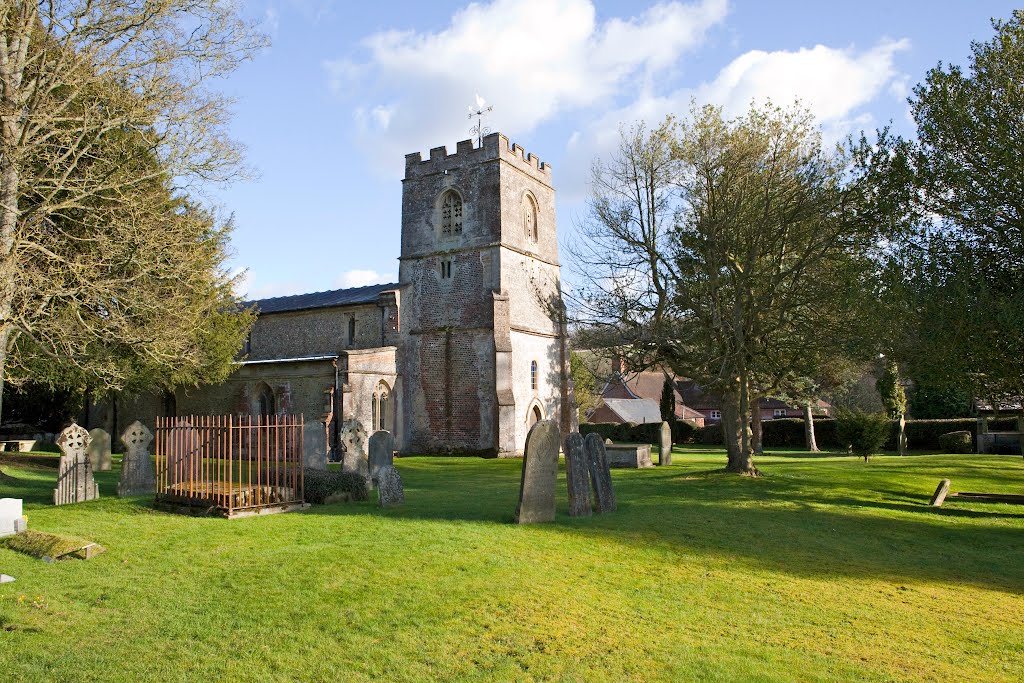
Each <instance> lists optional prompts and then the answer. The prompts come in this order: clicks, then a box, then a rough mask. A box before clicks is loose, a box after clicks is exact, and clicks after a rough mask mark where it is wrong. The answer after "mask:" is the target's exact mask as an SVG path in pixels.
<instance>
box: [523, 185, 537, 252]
mask: <svg viewBox="0 0 1024 683" xmlns="http://www.w3.org/2000/svg"><path fill="white" fill-rule="evenodd" d="M523 230H524V232H525V234H526V239H527V240H529V241H530V242H536V241H537V238H538V236H539V233H538V231H537V202H536V200H535V199H534V198H533V195H530V194H528V195H526V198H525V199H524V200H523Z"/></svg>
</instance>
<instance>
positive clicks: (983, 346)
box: [872, 10, 1024, 402]
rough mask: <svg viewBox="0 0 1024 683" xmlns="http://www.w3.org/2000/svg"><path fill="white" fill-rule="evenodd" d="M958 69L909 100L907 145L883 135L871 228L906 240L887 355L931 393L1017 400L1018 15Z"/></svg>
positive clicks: (896, 268)
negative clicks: (912, 132) (895, 231)
mask: <svg viewBox="0 0 1024 683" xmlns="http://www.w3.org/2000/svg"><path fill="white" fill-rule="evenodd" d="M993 28H994V30H995V35H994V36H993V37H992V39H991V40H989V41H987V42H976V43H973V44H972V45H971V57H970V63H969V65H968V67H967V68H966V69H962V68H961V67H959V66H955V65H950V66H945V65H943V64H941V63H940V64H939V65H938V66H936V67H935V68H934V69H932V70H930V71H929V72H928V74H927V76H926V77H925V80H924V82H923V83H921V84H919V85H918V86H917V87H916V88H915V89H914V94H913V97H912V98H911V99H910V105H911V112H912V114H913V118H914V121H915V123H916V124H917V140H913V141H908V140H902V139H899V138H892V137H890V136H888V134H887V133H885V132H883V133H882V134H881V135H880V138H879V145H878V146H879V149H880V153H878V154H875V155H873V157H872V163H873V165H874V173H873V175H874V179H875V180H874V187H875V190H876V194H875V196H874V199H875V206H876V211H877V214H876V217H877V218H878V219H879V220H881V221H886V222H889V223H890V224H892V225H894V226H899V227H901V228H903V229H904V234H903V235H902V236H901V239H900V240H898V241H895V242H894V243H893V258H892V264H891V266H890V268H889V276H890V281H891V284H890V291H891V292H892V294H893V299H894V300H897V301H899V302H901V303H902V304H903V310H902V312H901V313H900V314H899V315H895V316H893V320H896V321H899V323H900V328H899V329H895V330H893V337H894V339H895V340H896V344H895V346H896V348H895V352H896V353H897V354H899V356H900V358H901V360H903V361H905V363H906V366H907V371H908V373H909V376H911V377H913V378H914V380H915V381H921V382H923V383H924V384H925V385H927V386H929V387H931V388H932V389H933V390H935V389H940V388H941V389H942V390H944V391H950V392H955V393H968V394H971V395H973V396H976V397H980V398H986V399H988V400H990V401H994V402H998V401H999V400H1000V399H1004V398H1007V397H1019V396H1021V395H1024V334H1021V330H1022V329H1024V199H1022V198H1024V164H1021V163H1020V149H1021V133H1020V131H1021V121H1022V120H1024V11H1022V10H1015V11H1014V12H1013V15H1012V17H1011V18H1010V19H1009V20H1007V21H994V22H993Z"/></svg>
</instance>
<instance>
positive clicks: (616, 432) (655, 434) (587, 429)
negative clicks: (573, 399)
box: [580, 421, 698, 444]
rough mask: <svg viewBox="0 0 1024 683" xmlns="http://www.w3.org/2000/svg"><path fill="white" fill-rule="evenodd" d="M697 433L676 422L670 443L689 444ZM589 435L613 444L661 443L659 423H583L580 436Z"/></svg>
mask: <svg viewBox="0 0 1024 683" xmlns="http://www.w3.org/2000/svg"><path fill="white" fill-rule="evenodd" d="M697 431H698V430H697V427H694V426H693V425H692V424H690V423H689V422H681V421H676V422H675V423H674V424H672V443H676V444H679V443H691V442H692V441H693V440H694V438H695V436H696V434H697ZM590 433H594V434H599V435H600V436H601V438H602V439H611V440H612V441H614V442H615V443H650V444H656V443H659V442H660V441H661V423H660V422H647V423H645V424H635V423H618V422H584V423H583V424H581V425H580V434H582V435H584V436H586V435H587V434H590Z"/></svg>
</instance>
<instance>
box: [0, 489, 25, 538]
mask: <svg viewBox="0 0 1024 683" xmlns="http://www.w3.org/2000/svg"><path fill="white" fill-rule="evenodd" d="M27 528H28V519H27V518H26V517H25V516H24V515H23V514H22V507H21V498H0V537H2V536H11V535H12V534H17V533H21V532H22V531H24V530H25V529H27Z"/></svg>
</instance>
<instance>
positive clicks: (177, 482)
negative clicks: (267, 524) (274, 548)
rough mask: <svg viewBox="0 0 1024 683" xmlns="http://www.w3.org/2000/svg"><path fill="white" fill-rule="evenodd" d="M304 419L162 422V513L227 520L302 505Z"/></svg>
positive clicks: (158, 496) (221, 417)
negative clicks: (219, 517) (197, 515)
mask: <svg viewBox="0 0 1024 683" xmlns="http://www.w3.org/2000/svg"><path fill="white" fill-rule="evenodd" d="M302 431H303V420H302V416H291V415H272V416H269V417H261V418H253V417H249V416H233V415H214V416H191V417H177V418H157V421H156V434H155V450H156V453H155V455H156V507H157V508H160V509H165V510H170V511H172V512H183V513H188V514H213V515H221V516H224V517H229V518H232V517H245V516H250V515H260V514H268V513H273V512H287V511H289V510H296V509H300V508H303V507H306V503H305V502H304V501H303V496H304V490H303V468H302V445H303V444H302Z"/></svg>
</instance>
